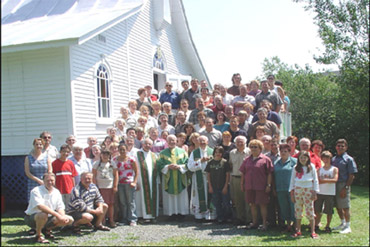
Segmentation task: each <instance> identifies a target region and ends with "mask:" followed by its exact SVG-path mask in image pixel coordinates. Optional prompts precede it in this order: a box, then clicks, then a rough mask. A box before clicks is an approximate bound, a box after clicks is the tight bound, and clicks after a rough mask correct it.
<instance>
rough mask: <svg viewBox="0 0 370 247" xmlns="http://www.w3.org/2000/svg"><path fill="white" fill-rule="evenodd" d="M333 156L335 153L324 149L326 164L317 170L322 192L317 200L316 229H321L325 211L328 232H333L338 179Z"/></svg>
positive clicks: (322, 155)
mask: <svg viewBox="0 0 370 247" xmlns="http://www.w3.org/2000/svg"><path fill="white" fill-rule="evenodd" d="M332 157H333V155H332V154H331V153H330V152H329V151H324V152H322V154H321V159H322V161H323V162H324V166H323V167H321V168H320V169H319V170H318V171H317V176H318V178H319V188H320V192H319V193H318V194H317V200H316V201H315V214H316V220H315V225H316V226H315V230H317V229H319V224H320V220H321V216H322V212H324V213H325V214H326V226H325V232H327V233H330V232H331V228H330V222H331V218H332V216H333V208H334V200H335V183H336V182H337V181H338V168H337V167H335V166H332V165H331V163H330V162H331V158H332ZM323 204H324V205H325V207H324V211H323V210H322V206H323Z"/></svg>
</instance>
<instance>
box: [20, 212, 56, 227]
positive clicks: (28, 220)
mask: <svg viewBox="0 0 370 247" xmlns="http://www.w3.org/2000/svg"><path fill="white" fill-rule="evenodd" d="M36 214H37V213H36ZM36 214H31V215H26V216H24V222H25V223H26V225H28V226H29V227H31V228H33V229H36V220H35V216H36ZM54 220H56V218H55V216H49V217H48V221H47V222H46V224H45V226H44V228H47V229H50V228H53V227H54V226H55V224H54Z"/></svg>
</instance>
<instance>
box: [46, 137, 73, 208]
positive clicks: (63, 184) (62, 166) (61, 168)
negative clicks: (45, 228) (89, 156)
mask: <svg viewBox="0 0 370 247" xmlns="http://www.w3.org/2000/svg"><path fill="white" fill-rule="evenodd" d="M70 152H71V148H70V147H69V146H68V145H67V144H63V145H62V146H61V147H60V157H59V159H56V160H54V161H53V163H52V166H53V173H54V174H55V177H56V180H55V187H56V188H57V189H58V190H59V191H60V193H61V194H62V199H63V202H64V205H65V206H66V207H67V205H68V203H69V200H70V197H71V195H70V193H71V191H72V189H73V187H74V186H75V180H74V177H75V176H78V173H77V171H76V168H75V165H74V164H73V162H72V161H71V160H68V159H67V157H68V155H69V153H70Z"/></svg>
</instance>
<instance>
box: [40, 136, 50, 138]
mask: <svg viewBox="0 0 370 247" xmlns="http://www.w3.org/2000/svg"><path fill="white" fill-rule="evenodd" d="M42 139H51V136H44V137H42Z"/></svg>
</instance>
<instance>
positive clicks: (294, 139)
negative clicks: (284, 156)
mask: <svg viewBox="0 0 370 247" xmlns="http://www.w3.org/2000/svg"><path fill="white" fill-rule="evenodd" d="M286 143H287V144H288V145H289V147H290V156H293V155H295V154H297V153H299V151H298V150H297V149H296V147H297V144H298V138H297V137H296V136H288V138H287V139H286Z"/></svg>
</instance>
